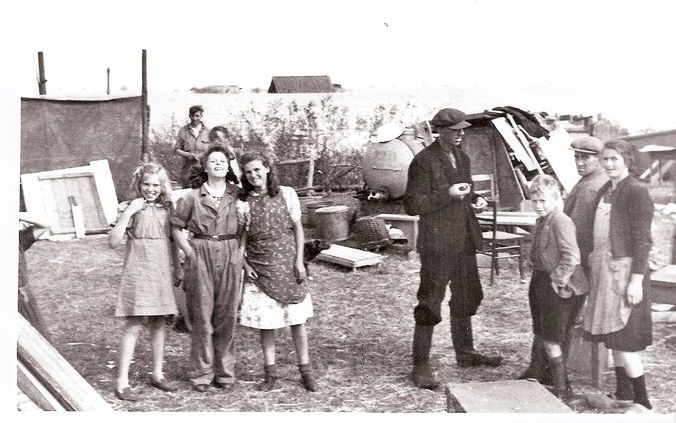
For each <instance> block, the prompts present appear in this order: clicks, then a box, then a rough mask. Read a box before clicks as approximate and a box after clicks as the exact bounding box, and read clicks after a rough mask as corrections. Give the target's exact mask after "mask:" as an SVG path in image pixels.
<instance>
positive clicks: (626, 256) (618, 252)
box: [584, 140, 654, 409]
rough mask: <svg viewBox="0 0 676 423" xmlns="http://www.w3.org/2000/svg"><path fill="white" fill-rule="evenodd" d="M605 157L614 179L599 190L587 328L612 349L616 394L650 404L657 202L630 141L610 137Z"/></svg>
mask: <svg viewBox="0 0 676 423" xmlns="http://www.w3.org/2000/svg"><path fill="white" fill-rule="evenodd" d="M601 163H602V165H603V168H604V169H605V171H606V173H607V174H608V178H610V181H609V182H608V183H606V184H605V185H604V186H603V187H602V188H601V189H600V190H599V192H598V194H597V197H596V206H595V208H594V209H595V210H596V212H595V216H594V221H593V226H592V228H591V231H592V233H593V239H594V246H593V251H592V252H591V254H590V257H589V264H590V267H591V276H592V278H591V281H590V282H591V283H590V285H591V286H590V292H589V297H588V302H587V308H586V310H585V319H584V328H585V331H586V332H587V334H588V335H589V336H590V337H591V339H592V340H594V341H597V342H603V343H605V345H606V347H607V348H609V349H611V350H612V353H613V361H614V363H615V374H616V379H617V389H616V392H615V396H616V399H619V400H633V401H634V402H635V403H638V404H641V405H643V406H644V407H646V408H649V409H650V408H652V406H651V404H650V401H649V400H648V395H647V392H646V387H645V376H644V374H643V364H642V362H641V356H640V351H643V350H644V349H645V348H646V347H647V346H648V345H650V344H652V320H651V316H650V270H649V269H648V252H649V251H650V245H651V239H650V226H651V223H652V218H653V210H654V207H653V203H652V201H651V199H650V196H649V193H648V188H647V187H646V186H644V185H642V184H641V183H639V182H638V181H637V180H636V179H634V177H633V176H631V175H630V173H631V171H632V170H633V167H634V154H633V151H632V146H631V145H630V144H628V143H627V142H625V141H622V140H617V141H609V142H607V143H606V144H605V145H604V147H603V152H602V154H601Z"/></svg>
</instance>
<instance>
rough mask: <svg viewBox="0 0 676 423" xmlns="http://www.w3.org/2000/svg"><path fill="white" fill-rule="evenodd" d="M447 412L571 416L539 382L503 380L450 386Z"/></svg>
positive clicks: (559, 401)
mask: <svg viewBox="0 0 676 423" xmlns="http://www.w3.org/2000/svg"><path fill="white" fill-rule="evenodd" d="M445 391H446V411H448V412H458V413H572V412H573V410H571V409H570V408H569V407H568V406H567V405H566V404H564V403H563V402H561V400H559V399H558V398H556V397H555V396H554V395H553V394H552V393H550V392H549V391H548V390H547V389H546V388H545V387H544V386H542V385H540V384H539V383H538V382H534V381H528V380H503V381H497V382H472V383H457V384H454V383H449V384H448V385H446V389H445Z"/></svg>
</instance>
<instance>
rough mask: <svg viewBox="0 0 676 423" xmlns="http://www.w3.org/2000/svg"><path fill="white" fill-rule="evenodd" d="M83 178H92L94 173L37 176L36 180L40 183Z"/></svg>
mask: <svg viewBox="0 0 676 423" xmlns="http://www.w3.org/2000/svg"><path fill="white" fill-rule="evenodd" d="M83 176H94V172H74V173H63V174H60V175H59V174H51V175H38V179H39V180H41V181H46V180H48V179H66V178H81V177H83Z"/></svg>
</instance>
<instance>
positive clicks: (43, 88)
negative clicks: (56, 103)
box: [38, 51, 47, 95]
mask: <svg viewBox="0 0 676 423" xmlns="http://www.w3.org/2000/svg"><path fill="white" fill-rule="evenodd" d="M38 92H39V93H40V95H45V94H47V80H46V79H45V60H44V57H43V55H42V52H41V51H38Z"/></svg>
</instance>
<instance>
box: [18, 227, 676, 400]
mask: <svg viewBox="0 0 676 423" xmlns="http://www.w3.org/2000/svg"><path fill="white" fill-rule="evenodd" d="M665 222H666V220H665ZM666 224H669V225H672V224H671V221H670V220H669V222H666V223H665V225H666ZM672 226H673V225H672ZM670 227H671V226H670ZM672 233H673V232H672ZM123 250H124V249H123V248H119V249H117V250H111V249H110V248H109V247H108V246H107V239H106V237H105V236H88V237H87V238H86V239H84V240H79V241H69V242H38V243H36V244H35V245H34V246H33V247H32V248H31V249H30V250H29V251H28V252H27V258H28V263H29V268H30V278H31V284H32V286H33V287H34V289H35V291H36V295H37V297H38V300H39V304H40V307H41V309H42V310H43V313H44V315H45V317H46V320H47V321H48V322H49V329H50V330H51V332H52V334H53V337H54V339H55V347H56V348H57V349H58V350H59V352H60V353H61V354H62V355H63V356H64V357H65V358H66V359H67V360H68V361H69V362H70V363H71V364H72V365H73V366H74V367H75V368H76V369H77V370H78V371H79V372H80V373H81V374H82V375H83V376H84V378H85V379H86V380H87V381H88V382H89V383H90V384H91V385H92V386H94V388H95V389H96V390H97V391H99V392H100V393H101V395H102V396H103V397H104V398H105V399H106V400H107V401H108V402H110V403H111V404H112V406H113V407H114V408H115V409H118V410H128V411H366V412H444V411H446V401H445V396H444V393H443V390H442V389H440V390H438V391H435V392H432V391H428V390H422V389H417V388H415V387H414V386H413V385H412V383H411V382H410V381H409V380H408V377H407V375H408V372H409V371H410V362H411V352H410V350H411V337H412V328H413V324H414V323H413V316H412V309H413V306H414V305H415V292H416V289H417V285H418V278H419V275H418V273H416V271H415V262H409V261H408V260H406V257H405V256H404V255H403V254H401V253H397V252H390V253H386V258H385V261H384V263H383V264H382V265H381V266H380V267H379V268H376V267H371V268H365V269H362V270H359V271H358V272H357V273H351V272H348V271H346V270H344V269H343V268H339V267H336V266H333V265H328V264H322V263H313V264H312V268H311V272H312V277H313V280H312V281H311V292H312V296H313V301H314V307H315V316H314V318H313V319H312V320H311V321H310V322H309V324H308V329H309V336H310V350H311V357H312V359H313V361H314V367H315V369H316V373H317V376H318V378H319V385H320V391H319V392H316V393H307V392H306V391H305V390H304V389H303V387H302V386H301V384H300V382H299V375H298V370H297V367H296V357H295V353H294V352H293V344H292V343H291V340H290V333H289V331H288V330H282V331H280V332H279V334H278V351H277V358H278V359H277V361H278V366H279V368H280V373H281V378H282V380H281V385H282V389H281V390H279V391H275V392H270V393H259V392H257V391H256V390H255V389H254V388H255V384H256V383H257V382H259V381H260V380H261V379H262V353H261V350H260V345H259V342H258V334H257V333H256V332H255V331H253V330H249V329H246V328H241V329H240V330H239V333H238V341H237V351H238V352H237V355H238V359H237V366H236V370H237V375H238V378H239V380H240V382H239V384H238V386H237V388H236V389H235V391H234V392H232V393H230V394H227V395H226V394H223V393H221V392H219V391H218V390H217V389H211V390H210V391H208V392H206V393H198V392H195V391H193V390H191V389H190V383H189V381H188V379H187V371H188V357H189V335H187V334H184V333H177V332H174V331H172V330H169V331H168V336H167V342H166V354H165V360H166V375H167V376H168V378H169V379H172V380H177V381H178V382H179V384H180V389H179V391H178V392H175V393H164V392H161V391H158V390H156V389H154V388H152V387H150V385H149V377H150V373H149V372H150V364H151V360H150V345H149V342H148V332H147V331H146V332H144V334H143V338H142V339H141V340H140V342H139V344H138V345H137V350H136V356H135V361H134V363H133V364H132V369H131V375H130V380H131V383H132V386H134V387H137V388H139V389H140V390H141V392H142V395H143V398H144V399H143V401H141V402H139V403H128V402H122V401H119V400H117V399H116V398H115V396H114V394H113V389H114V380H115V373H116V368H115V363H116V356H117V348H118V342H119V337H120V334H121V329H122V321H121V320H120V319H117V318H114V317H113V308H114V302H115V297H116V292H117V287H118V281H119V275H120V272H121V270H122V263H123ZM503 270H504V271H503V272H501V274H500V276H499V277H498V279H497V281H496V283H495V285H494V286H484V291H485V299H484V302H483V304H482V306H481V308H480V309H479V313H478V315H477V316H476V317H475V318H474V319H473V323H474V333H475V339H476V347H477V348H478V349H480V350H484V351H490V352H498V353H500V354H501V355H503V356H504V358H505V360H504V364H503V365H502V366H500V367H498V368H477V369H461V368H459V367H457V366H456V365H455V360H454V354H453V349H452V344H451V338H450V332H449V325H448V319H446V318H445V320H444V321H443V322H442V323H441V324H439V325H438V326H437V329H436V333H435V337H434V345H433V349H432V362H433V364H434V366H435V367H436V368H438V369H439V377H440V379H441V380H442V381H443V382H445V383H448V382H454V383H457V382H473V381H496V380H508V379H513V378H514V377H516V376H517V375H518V374H519V373H520V372H521V371H522V370H523V369H524V368H525V366H526V364H527V360H528V357H529V351H530V341H531V332H530V313H529V311H528V301H527V284H524V283H520V282H519V281H518V277H517V273H518V272H517V270H516V265H515V263H508V264H507V265H506V266H505V265H504V263H503ZM481 272H482V279H483V280H485V281H487V280H488V275H487V272H488V269H481ZM444 309H445V311H444V316H445V315H446V314H447V310H448V309H447V308H446V306H444ZM673 334H674V325H673V324H672V325H668V324H655V325H654V337H655V343H654V344H653V345H652V346H651V347H649V348H648V349H647V351H646V352H645V354H644V363H645V367H646V373H647V383H648V391H649V393H650V395H651V399H652V401H653V404H654V405H655V406H656V407H657V409H658V410H659V412H663V413H673V412H676V399H675V398H676V342H675V339H674V335H673ZM605 380H606V385H607V386H614V376H612V374H611V372H607V373H606V377H605ZM572 383H573V386H574V389H575V391H576V394H577V395H576V396H575V398H574V399H573V400H571V401H569V402H568V405H569V406H570V407H571V408H573V409H574V410H575V411H576V412H582V413H594V412H597V411H596V410H593V409H590V408H589V407H588V406H587V404H586V401H585V400H584V394H587V393H598V392H599V391H598V390H597V389H594V388H592V387H591V385H590V377H589V376H587V375H576V374H573V375H572Z"/></svg>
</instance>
